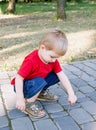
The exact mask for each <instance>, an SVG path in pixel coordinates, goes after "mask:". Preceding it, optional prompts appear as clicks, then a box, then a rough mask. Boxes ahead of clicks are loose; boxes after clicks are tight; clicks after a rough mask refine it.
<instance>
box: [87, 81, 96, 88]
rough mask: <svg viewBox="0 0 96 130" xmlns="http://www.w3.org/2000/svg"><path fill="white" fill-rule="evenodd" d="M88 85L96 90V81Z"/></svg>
mask: <svg viewBox="0 0 96 130" xmlns="http://www.w3.org/2000/svg"><path fill="white" fill-rule="evenodd" d="M88 84H89V85H90V86H92V87H93V88H96V81H91V82H90V81H89V82H88Z"/></svg>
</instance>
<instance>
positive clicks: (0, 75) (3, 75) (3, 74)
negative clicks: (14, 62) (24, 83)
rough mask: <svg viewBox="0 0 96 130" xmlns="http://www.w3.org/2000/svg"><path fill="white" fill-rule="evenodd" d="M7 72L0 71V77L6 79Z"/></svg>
mask: <svg viewBox="0 0 96 130" xmlns="http://www.w3.org/2000/svg"><path fill="white" fill-rule="evenodd" d="M8 78H9V77H8V74H7V72H0V79H8Z"/></svg>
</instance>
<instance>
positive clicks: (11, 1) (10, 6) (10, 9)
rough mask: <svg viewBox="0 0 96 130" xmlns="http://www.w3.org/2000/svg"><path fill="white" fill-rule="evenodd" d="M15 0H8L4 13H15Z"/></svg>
mask: <svg viewBox="0 0 96 130" xmlns="http://www.w3.org/2000/svg"><path fill="white" fill-rule="evenodd" d="M15 6H16V5H15V0H9V4H8V7H7V10H6V13H15V9H16V7H15Z"/></svg>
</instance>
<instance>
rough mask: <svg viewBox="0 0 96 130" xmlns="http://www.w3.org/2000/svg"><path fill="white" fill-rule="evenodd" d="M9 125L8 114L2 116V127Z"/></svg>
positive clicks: (0, 125)
mask: <svg viewBox="0 0 96 130" xmlns="http://www.w3.org/2000/svg"><path fill="white" fill-rule="evenodd" d="M6 126H8V118H7V117H6V116H1V117H0V128H3V127H6Z"/></svg>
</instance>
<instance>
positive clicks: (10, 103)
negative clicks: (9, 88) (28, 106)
mask: <svg viewBox="0 0 96 130" xmlns="http://www.w3.org/2000/svg"><path fill="white" fill-rule="evenodd" d="M3 99H4V102H5V106H6V109H7V110H11V109H14V108H15V106H16V94H15V93H13V92H12V93H3Z"/></svg>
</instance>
